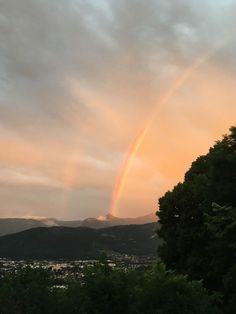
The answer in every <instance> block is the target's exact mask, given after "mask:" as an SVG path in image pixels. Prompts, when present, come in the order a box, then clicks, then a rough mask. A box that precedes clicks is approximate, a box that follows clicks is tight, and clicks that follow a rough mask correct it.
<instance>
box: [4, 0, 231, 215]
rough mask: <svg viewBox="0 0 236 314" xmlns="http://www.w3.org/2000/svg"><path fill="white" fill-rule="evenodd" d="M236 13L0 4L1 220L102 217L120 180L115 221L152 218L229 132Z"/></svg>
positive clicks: (53, 0) (123, 5) (71, 0)
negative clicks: (165, 198)
mask: <svg viewBox="0 0 236 314" xmlns="http://www.w3.org/2000/svg"><path fill="white" fill-rule="evenodd" d="M235 14H236V0H231V1H230V0H175V1H167V0H86V1H85V0H0V217H36V216H37V217H38V216H40V217H56V218H60V219H67V220H69V219H83V218H86V217H96V216H99V215H102V214H106V213H108V212H109V211H111V206H112V205H111V204H112V199H113V200H114V193H116V190H117V185H119V182H120V179H121V180H123V182H122V186H121V187H120V191H119V197H115V205H114V204H113V205H114V206H113V209H112V213H113V214H114V215H116V216H119V217H135V216H140V215H145V214H148V213H150V212H154V211H156V210H157V209H158V206H157V204H158V198H159V197H161V196H162V195H163V194H164V193H165V192H166V191H167V190H169V189H172V188H173V186H174V185H175V184H177V183H178V182H179V181H181V180H183V177H184V173H185V172H186V171H187V170H188V169H189V167H190V166H191V162H192V161H193V160H194V159H195V158H196V157H197V156H199V155H201V154H206V153H207V151H208V149H209V147H210V146H212V145H213V144H214V142H215V141H216V140H217V139H219V138H221V136H222V134H225V133H227V132H228V129H229V127H230V126H232V125H235V122H236V119H235V117H236V89H235V82H236V61H235V54H236V42H235V29H236V20H235ZM199 60H200V62H199ZM196 62H197V64H198V66H197V67H194V66H193V65H194V64H196ZM191 67H192V70H191V71H189V72H190V73H189V75H188V76H187V77H186V79H185V80H184V81H182V82H181V83H180V84H179V85H178V87H177V88H175V89H174V91H173V93H172V94H171V96H170V97H169V98H168V99H167V100H166V101H165V102H164V103H162V102H161V100H162V99H163V97H164V96H165V95H166V93H168V92H169V91H170V90H171V89H173V85H174V84H175V82H176V80H178V79H179V78H181V76H182V75H183V73H186V71H188V69H189V68H190V69H191ZM150 117H151V118H150ZM147 125H148V127H147V129H146V130H145V134H143V138H142V141H141V142H140V143H139V146H138V147H136V148H137V149H136V151H134V150H133V155H132V156H131V157H132V158H130V160H129V162H128V165H127V163H125V161H127V158H128V157H129V156H130V154H132V149H133V147H134V143H135V141H136V139H137V137H138V135H139V134H140V130H143V128H145V126H147ZM124 166H125V167H126V169H125V177H124V176H123V178H120V177H121V176H122V175H123V172H124V171H123V170H124V169H123V168H124Z"/></svg>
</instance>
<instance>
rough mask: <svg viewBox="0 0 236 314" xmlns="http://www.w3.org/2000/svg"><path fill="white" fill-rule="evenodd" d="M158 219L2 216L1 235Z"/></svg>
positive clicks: (148, 217)
mask: <svg viewBox="0 0 236 314" xmlns="http://www.w3.org/2000/svg"><path fill="white" fill-rule="evenodd" d="M156 221H157V216H156V215H155V214H154V213H151V214H149V215H145V216H141V217H136V218H118V217H115V216H112V215H111V214H107V215H105V216H100V217H98V218H87V219H84V220H71V221H63V220H58V219H55V218H44V217H43V218H30V219H29V218H1V219H0V236H3V235H7V234H12V233H17V232H21V231H24V230H28V229H32V228H38V227H71V228H77V227H88V228H93V229H101V228H106V227H113V226H124V225H143V224H147V223H152V222H156Z"/></svg>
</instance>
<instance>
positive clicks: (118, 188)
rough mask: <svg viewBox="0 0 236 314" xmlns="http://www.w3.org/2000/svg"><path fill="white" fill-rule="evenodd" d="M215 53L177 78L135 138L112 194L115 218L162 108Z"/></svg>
mask: <svg viewBox="0 0 236 314" xmlns="http://www.w3.org/2000/svg"><path fill="white" fill-rule="evenodd" d="M215 51H216V49H215V50H213V51H211V52H209V53H208V54H207V55H205V56H204V57H202V58H198V59H196V60H195V61H194V62H193V63H192V64H191V65H190V66H189V67H188V68H187V69H186V70H185V71H184V72H183V73H181V75H180V76H178V77H177V79H176V80H175V81H174V82H173V83H172V85H171V86H170V88H169V89H168V90H167V91H166V92H165V93H164V94H163V95H162V97H161V98H160V100H159V102H158V105H157V106H156V107H155V108H154V110H153V112H152V113H151V114H150V116H149V118H148V119H147V122H146V123H145V125H144V127H143V128H142V129H141V131H139V132H138V134H137V136H136V137H135V139H134V141H133V143H132V145H131V146H130V148H129V150H128V152H127V154H126V158H125V160H124V161H123V163H122V166H121V169H120V171H119V174H118V176H117V178H116V181H115V185H114V188H113V192H112V200H111V206H110V210H109V213H110V214H112V215H114V216H115V215H116V211H117V204H118V202H119V199H120V197H121V194H122V192H123V190H124V186H125V183H126V180H127V177H128V174H129V170H130V167H131V164H132V162H133V161H134V159H135V157H136V155H137V153H138V150H139V148H140V147H141V145H142V143H143V141H144V139H145V136H146V134H147V132H148V129H149V127H150V126H151V124H152V123H153V121H154V119H155V116H156V115H157V113H158V112H159V111H160V110H161V108H162V107H163V106H164V105H165V104H166V103H167V102H168V101H169V100H170V99H171V97H172V96H173V95H174V94H175V93H176V92H177V91H178V89H179V88H180V87H181V86H183V85H184V83H185V82H186V81H187V80H188V78H189V77H190V76H191V75H192V74H193V73H194V72H195V71H196V70H197V69H198V68H199V67H200V66H201V65H202V64H203V63H205V62H206V61H207V60H208V59H209V58H210V56H211V55H212V54H213V53H214V52H215Z"/></svg>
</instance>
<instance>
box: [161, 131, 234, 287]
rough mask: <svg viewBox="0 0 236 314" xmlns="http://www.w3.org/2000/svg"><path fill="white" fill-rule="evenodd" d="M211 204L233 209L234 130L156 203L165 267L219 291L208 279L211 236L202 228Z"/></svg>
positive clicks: (209, 212)
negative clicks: (200, 280) (201, 280)
mask: <svg viewBox="0 0 236 314" xmlns="http://www.w3.org/2000/svg"><path fill="white" fill-rule="evenodd" d="M212 203H217V204H219V205H221V206H227V207H228V206H231V207H232V208H236V127H232V128H231V129H230V134H229V135H225V136H224V137H223V139H222V140H221V141H217V142H216V144H215V145H214V146H213V147H212V148H211V149H210V150H209V152H208V154H206V155H205V156H201V157H199V158H197V160H196V161H195V162H193V164H192V166H191V168H190V170H189V171H188V172H187V173H186V174H185V178H184V182H183V183H179V184H178V185H177V186H175V187H174V189H173V190H172V191H171V192H167V193H166V194H165V195H164V196H163V197H162V198H160V200H159V205H160V208H159V212H158V216H159V219H160V224H161V229H160V230H159V231H158V234H159V236H160V237H161V238H162V239H163V241H164V243H163V245H162V246H161V248H160V251H159V254H160V256H161V258H162V259H163V261H164V262H165V263H166V264H167V266H168V267H170V268H173V269H176V270H177V271H178V272H182V273H187V274H189V275H190V278H194V279H201V278H203V279H204V283H205V285H206V286H207V287H210V288H211V289H213V288H214V289H218V288H219V287H218V286H217V285H215V286H214V284H215V281H214V280H213V281H212V275H209V274H210V273H211V258H212V257H211V256H210V255H209V246H211V243H212V234H211V231H210V229H209V226H208V225H206V224H205V217H206V216H205V215H207V214H208V215H211V214H212V213H213V209H212ZM232 211H235V209H232ZM231 244H232V243H231ZM225 266H227V265H225Z"/></svg>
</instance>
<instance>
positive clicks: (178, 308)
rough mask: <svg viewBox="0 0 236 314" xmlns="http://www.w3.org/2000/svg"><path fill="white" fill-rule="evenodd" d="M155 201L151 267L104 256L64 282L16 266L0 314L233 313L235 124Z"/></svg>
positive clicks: (2, 287)
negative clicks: (117, 263) (111, 261)
mask: <svg viewBox="0 0 236 314" xmlns="http://www.w3.org/2000/svg"><path fill="white" fill-rule="evenodd" d="M159 204H160V210H159V212H158V216H159V221H160V224H161V228H160V230H159V231H158V234H159V237H161V238H162V241H163V244H162V245H161V247H160V249H159V256H160V258H161V262H157V263H156V265H154V266H153V268H152V269H150V270H143V271H141V270H136V271H134V270H133V271H131V270H129V271H127V270H124V269H120V268H119V267H117V268H114V269H112V268H110V267H109V265H108V263H107V261H106V259H103V260H101V261H100V262H99V263H98V264H96V265H95V266H93V267H88V268H87V269H86V271H85V273H84V277H83V278H82V279H80V280H75V279H69V278H67V279H65V280H64V281H63V282H62V284H63V285H64V287H57V285H58V282H57V279H56V278H54V277H53V275H52V274H51V273H50V272H48V271H46V270H42V269H31V268H25V269H21V270H19V271H17V272H13V273H10V274H7V275H5V276H3V277H2V279H1V280H0V313H1V314H37V313H63V314H64V313H66V314H70V313H81V314H106V313H107V314H116V313H117V314H118V313H119V314H120V313H123V314H125V313H131V314H133V313H136V314H233V313H236V127H232V128H231V129H230V134H229V135H225V136H224V137H223V139H222V140H220V141H218V142H216V144H215V145H214V146H213V147H212V148H211V149H210V150H209V153H208V154H207V155H205V156H201V157H199V158H198V159H197V160H196V161H195V162H193V164H192V166H191V168H190V170H189V171H188V172H187V173H186V175H185V178H184V182H183V183H179V184H178V185H177V186H176V187H174V189H173V190H172V191H169V192H167V193H166V194H165V195H164V196H163V197H162V198H161V199H160V200H159ZM60 284H61V283H60Z"/></svg>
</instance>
